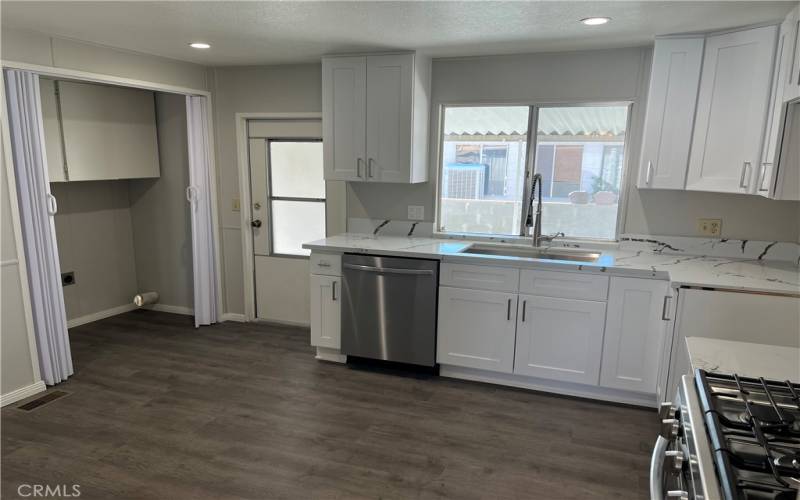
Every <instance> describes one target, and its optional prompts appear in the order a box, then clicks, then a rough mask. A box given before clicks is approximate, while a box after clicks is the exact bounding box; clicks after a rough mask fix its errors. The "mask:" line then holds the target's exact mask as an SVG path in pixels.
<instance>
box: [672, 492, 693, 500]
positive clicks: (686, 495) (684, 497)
mask: <svg viewBox="0 0 800 500" xmlns="http://www.w3.org/2000/svg"><path fill="white" fill-rule="evenodd" d="M667 498H680V499H681V500H689V493H687V492H685V491H681V490H673V491H668V492H667Z"/></svg>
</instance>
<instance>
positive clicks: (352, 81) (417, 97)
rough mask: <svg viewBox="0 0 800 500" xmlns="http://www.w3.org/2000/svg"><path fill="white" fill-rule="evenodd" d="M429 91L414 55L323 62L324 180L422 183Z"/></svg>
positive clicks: (423, 65) (425, 64)
mask: <svg viewBox="0 0 800 500" xmlns="http://www.w3.org/2000/svg"><path fill="white" fill-rule="evenodd" d="M429 93H430V60H429V59H426V58H423V57H421V56H419V55H417V54H413V53H410V54H381V55H367V56H341V57H339V56H336V57H325V58H323V60H322V128H323V134H322V135H323V150H324V161H325V179H326V180H344V181H362V182H395V183H416V182H425V181H427V179H428V169H427V151H428V107H429Z"/></svg>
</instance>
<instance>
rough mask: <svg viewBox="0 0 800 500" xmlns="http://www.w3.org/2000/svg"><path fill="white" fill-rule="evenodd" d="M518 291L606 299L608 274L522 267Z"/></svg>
mask: <svg viewBox="0 0 800 500" xmlns="http://www.w3.org/2000/svg"><path fill="white" fill-rule="evenodd" d="M519 291H520V292H521V293H529V294H531V295H544V296H546V297H561V298H565V299H581V300H606V297H608V276H598V275H596V274H582V273H565V272H558V271H538V270H532V269H523V270H522V273H521V275H520V283H519Z"/></svg>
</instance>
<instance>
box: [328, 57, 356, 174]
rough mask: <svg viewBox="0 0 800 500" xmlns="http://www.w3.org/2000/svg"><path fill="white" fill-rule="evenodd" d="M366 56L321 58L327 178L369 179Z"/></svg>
mask: <svg viewBox="0 0 800 500" xmlns="http://www.w3.org/2000/svg"><path fill="white" fill-rule="evenodd" d="M366 109H367V59H366V58H365V57H326V58H323V59H322V116H323V120H322V137H323V139H322V148H323V157H324V160H323V161H324V166H325V167H324V168H325V180H329V181H333V180H337V181H354V180H364V179H366V175H367V174H366V161H367V160H366V134H367V129H366V113H367V111H366Z"/></svg>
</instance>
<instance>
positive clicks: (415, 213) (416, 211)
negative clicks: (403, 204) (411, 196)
mask: <svg viewBox="0 0 800 500" xmlns="http://www.w3.org/2000/svg"><path fill="white" fill-rule="evenodd" d="M424 218H425V207H424V206H422V205H409V206H408V220H423V219H424Z"/></svg>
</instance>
